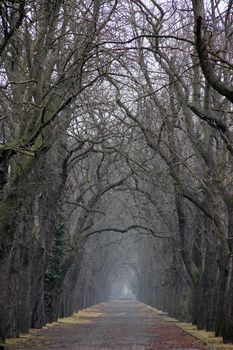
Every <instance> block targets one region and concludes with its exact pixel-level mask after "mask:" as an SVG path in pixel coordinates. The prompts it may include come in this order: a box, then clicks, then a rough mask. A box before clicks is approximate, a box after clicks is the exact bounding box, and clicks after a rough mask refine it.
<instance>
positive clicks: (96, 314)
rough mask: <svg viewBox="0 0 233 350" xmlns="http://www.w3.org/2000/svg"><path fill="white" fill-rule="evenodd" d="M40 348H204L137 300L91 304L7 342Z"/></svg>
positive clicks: (105, 349) (82, 349)
mask: <svg viewBox="0 0 233 350" xmlns="http://www.w3.org/2000/svg"><path fill="white" fill-rule="evenodd" d="M15 346H17V349H24V350H26V349H27V350H29V349H30V350H31V349H35V348H37V349H43V350H47V349H50V350H55V349H56V350H57V349H67V350H100V349H101V350H110V349H111V350H112V349H114V350H128V349H131V350H207V349H208V348H207V347H206V346H205V345H203V344H202V343H201V342H200V341H199V340H197V339H196V338H194V337H193V336H191V335H189V334H187V333H186V332H184V331H183V330H181V329H179V328H178V327H176V326H175V325H174V324H173V323H172V322H169V321H166V320H165V318H164V317H161V316H160V315H159V314H158V313H156V311H155V309H153V308H151V307H149V306H147V305H145V304H142V303H138V302H129V301H122V302H109V303H102V304H99V305H97V306H94V307H92V308H90V309H87V310H85V311H81V312H79V313H78V314H75V315H74V316H73V317H69V318H66V319H63V320H59V322H57V323H55V324H53V325H49V326H48V327H45V328H43V329H42V330H39V331H38V330H36V331H32V334H31V336H30V337H26V338H20V339H17V340H14V343H8V345H7V347H6V349H15Z"/></svg>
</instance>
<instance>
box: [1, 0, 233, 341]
mask: <svg viewBox="0 0 233 350" xmlns="http://www.w3.org/2000/svg"><path fill="white" fill-rule="evenodd" d="M0 16H1V33H0V54H1V61H0V65H1V70H0V73H1V79H0V84H1V87H0V94H1V101H2V102H1V106H0V126H1V134H0V198H1V206H0V234H1V235H0V280H1V291H0V306H1V310H0V333H1V337H2V339H3V340H4V338H5V337H9V336H16V335H17V334H18V333H19V332H22V331H27V330H28V329H29V328H30V327H41V326H42V325H43V324H44V323H45V322H47V321H54V320H56V319H57V318H58V317H60V316H66V315H69V314H71V313H72V312H73V311H75V310H77V309H78V308H83V307H86V306H88V305H91V304H94V303H96V302H99V301H102V300H105V299H106V298H108V297H109V295H110V294H111V293H113V291H112V289H113V287H112V289H111V285H112V286H114V283H115V285H116V281H119V280H121V277H119V276H121V275H122V276H123V277H122V281H121V282H122V283H123V282H124V283H126V276H127V275H128V276H129V283H128V284H129V285H130V286H131V288H132V289H133V290H134V293H135V294H136V295H137V297H138V298H139V299H140V300H142V301H144V302H146V303H149V304H151V305H154V306H157V307H159V308H161V309H164V310H166V311H169V313H170V314H172V315H173V316H176V317H179V318H182V319H189V320H191V321H192V322H193V323H194V324H197V326H198V327H199V328H203V329H208V330H215V331H216V334H218V335H223V337H224V341H225V342H232V341H233V323H232V322H233V304H232V303H233V297H232V293H233V252H232V249H233V238H232V237H233V236H232V223H233V218H232V214H233V212H232V211H233V200H232V198H233V197H232V196H233V193H232V179H231V176H232V152H233V151H232V150H233V148H232V130H231V129H232V123H231V115H232V102H233V97H232V95H233V89H232V63H231V52H232V39H231V36H232V21H231V17H232V2H231V1H229V2H225V3H224V4H222V3H221V2H219V1H210V2H208V1H207V2H205V3H204V2H202V1H195V0H193V1H192V2H191V1H188V2H187V1H184V2H183V3H182V2H180V1H173V2H172V3H170V2H161V1H158V2H157V1H154V0H150V1H147V2H146V3H145V2H144V1H141V0H133V1H121V0H115V1H104V0H88V1H84V0H76V1H71V0H65V1H60V0H54V1H49V2H45V1H40V0H37V1H33V2H31V1H27V0H25V1H3V2H2V3H1V4H0ZM38 261H39V262H40V263H39V264H38ZM113 294H114V293H113Z"/></svg>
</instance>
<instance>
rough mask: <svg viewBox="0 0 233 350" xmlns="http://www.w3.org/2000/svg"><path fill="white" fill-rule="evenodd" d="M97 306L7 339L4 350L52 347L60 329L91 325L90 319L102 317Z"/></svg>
mask: <svg viewBox="0 0 233 350" xmlns="http://www.w3.org/2000/svg"><path fill="white" fill-rule="evenodd" d="M99 306H100V305H98V307H97V306H96V307H92V308H88V309H85V310H82V311H79V312H77V313H74V314H73V315H72V316H69V317H65V318H60V319H58V320H57V322H53V323H49V324H46V325H45V326H44V327H42V329H30V330H29V333H28V334H20V335H19V337H18V338H10V339H7V340H6V343H5V346H6V349H7V348H8V347H9V348H24V347H30V348H33V349H43V348H44V347H49V346H52V345H54V340H55V342H56V341H57V339H58V338H59V336H60V329H61V328H63V329H64V328H66V327H70V326H76V325H83V324H91V323H92V322H93V321H92V318H96V317H100V316H103V315H104V314H103V313H102V312H101V309H100V307H99ZM49 329H51V330H52V333H51V332H50V333H47V330H49ZM75 329H76V328H75ZM61 341H62V339H61Z"/></svg>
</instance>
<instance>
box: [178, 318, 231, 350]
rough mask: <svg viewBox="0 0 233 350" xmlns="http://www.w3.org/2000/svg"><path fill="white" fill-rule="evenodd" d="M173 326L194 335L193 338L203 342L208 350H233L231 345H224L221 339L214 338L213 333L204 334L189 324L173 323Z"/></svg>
mask: <svg viewBox="0 0 233 350" xmlns="http://www.w3.org/2000/svg"><path fill="white" fill-rule="evenodd" d="M175 324H176V325H177V326H178V327H180V328H182V329H183V330H185V331H186V332H188V333H190V334H192V335H194V336H195V337H197V338H199V339H200V340H203V341H204V342H205V343H206V344H207V345H208V346H209V347H210V348H212V349H214V350H233V344H224V343H223V340H222V337H216V336H215V334H214V332H206V331H205V330H199V329H197V327H196V326H194V325H192V324H191V323H183V322H177V321H175Z"/></svg>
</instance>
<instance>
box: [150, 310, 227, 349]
mask: <svg viewBox="0 0 233 350" xmlns="http://www.w3.org/2000/svg"><path fill="white" fill-rule="evenodd" d="M149 308H150V309H154V312H155V313H156V314H157V315H158V316H161V317H162V318H163V319H164V321H167V322H173V323H175V325H176V326H178V327H179V328H181V329H183V330H184V331H186V332H188V333H190V334H192V335H193V336H195V337H196V338H198V339H199V340H201V341H203V342H204V343H206V344H207V345H208V346H209V348H210V349H213V350H233V344H224V343H223V339H222V337H216V336H215V333H214V332H207V331H205V330H199V329H197V327H196V326H194V325H193V324H191V323H185V322H180V321H178V320H177V319H175V318H171V317H168V316H167V315H166V313H164V312H163V311H160V310H157V309H155V308H152V307H151V306H150V307H149Z"/></svg>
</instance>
